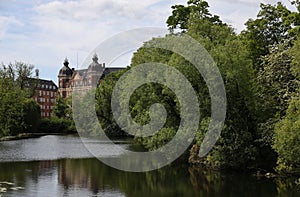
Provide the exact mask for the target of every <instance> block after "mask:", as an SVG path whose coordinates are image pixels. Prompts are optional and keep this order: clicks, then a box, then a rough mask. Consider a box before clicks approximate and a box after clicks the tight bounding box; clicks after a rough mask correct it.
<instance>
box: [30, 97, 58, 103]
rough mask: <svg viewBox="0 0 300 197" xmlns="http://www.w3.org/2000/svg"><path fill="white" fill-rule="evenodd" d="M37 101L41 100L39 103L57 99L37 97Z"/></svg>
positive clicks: (52, 101)
mask: <svg viewBox="0 0 300 197" xmlns="http://www.w3.org/2000/svg"><path fill="white" fill-rule="evenodd" d="M35 101H37V102H39V103H49V102H51V103H55V99H54V98H52V99H49V98H35Z"/></svg>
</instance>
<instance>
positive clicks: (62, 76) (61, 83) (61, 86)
mask: <svg viewBox="0 0 300 197" xmlns="http://www.w3.org/2000/svg"><path fill="white" fill-rule="evenodd" d="M73 72H74V69H71V68H70V67H69V61H68V59H67V58H66V59H65V61H64V63H63V67H62V68H61V69H60V70H59V73H58V91H59V93H60V95H61V96H62V97H63V98H66V97H67V96H68V88H69V82H70V79H71V78H72V75H73Z"/></svg>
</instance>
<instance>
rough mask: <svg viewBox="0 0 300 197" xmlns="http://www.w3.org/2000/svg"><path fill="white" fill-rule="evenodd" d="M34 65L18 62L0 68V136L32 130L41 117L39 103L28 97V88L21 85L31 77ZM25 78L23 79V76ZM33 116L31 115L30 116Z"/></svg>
mask: <svg viewBox="0 0 300 197" xmlns="http://www.w3.org/2000/svg"><path fill="white" fill-rule="evenodd" d="M32 69H33V67H32V66H28V65H27V64H24V63H20V62H17V63H16V64H11V63H10V64H9V65H8V66H6V65H4V64H2V66H1V68H0V100H1V107H0V122H1V123H0V125H1V126H0V136H5V135H17V134H19V133H21V132H32V131H34V130H35V129H36V125H37V124H38V122H39V119H40V112H39V110H40V109H39V106H38V104H37V103H36V102H35V101H33V100H31V99H28V96H29V95H28V89H27V88H30V87H26V86H25V85H24V86H22V85H21V81H22V84H23V82H24V84H25V81H26V79H25V78H26V77H27V78H29V77H30V75H29V74H30V71H31V70H32ZM22 77H23V79H22V80H21V78H22ZM29 116H31V117H29Z"/></svg>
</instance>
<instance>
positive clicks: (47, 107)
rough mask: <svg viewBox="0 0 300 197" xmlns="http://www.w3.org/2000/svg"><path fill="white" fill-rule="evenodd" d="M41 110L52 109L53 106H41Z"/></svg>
mask: <svg viewBox="0 0 300 197" xmlns="http://www.w3.org/2000/svg"><path fill="white" fill-rule="evenodd" d="M41 109H51V110H52V109H53V106H49V105H41Z"/></svg>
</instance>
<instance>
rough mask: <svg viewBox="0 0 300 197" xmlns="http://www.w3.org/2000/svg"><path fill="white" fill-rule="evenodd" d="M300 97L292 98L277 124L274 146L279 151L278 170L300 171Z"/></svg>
mask: <svg viewBox="0 0 300 197" xmlns="http://www.w3.org/2000/svg"><path fill="white" fill-rule="evenodd" d="M299 144H300V97H299V95H298V97H296V98H294V99H292V100H291V101H290V103H289V107H288V109H287V112H286V116H285V117H284V118H283V119H282V120H281V121H279V122H278V123H277V124H276V126H275V136H274V145H273V148H274V149H275V151H276V152H277V153H278V160H277V164H278V166H277V170H278V171H280V172H289V173H291V172H297V173H299V172H300V147H299Z"/></svg>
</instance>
